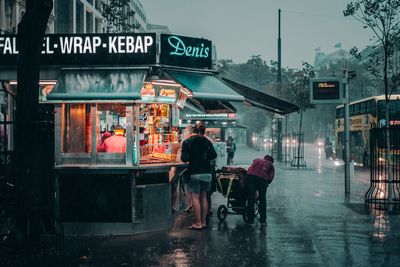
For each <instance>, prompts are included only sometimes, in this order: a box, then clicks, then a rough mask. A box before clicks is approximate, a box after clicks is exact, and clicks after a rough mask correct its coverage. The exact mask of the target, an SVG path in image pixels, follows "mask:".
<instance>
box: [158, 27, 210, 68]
mask: <svg viewBox="0 0 400 267" xmlns="http://www.w3.org/2000/svg"><path fill="white" fill-rule="evenodd" d="M211 49H212V47H211V41H209V40H206V39H201V38H190V37H184V36H178V35H170V34H161V54H160V63H161V64H165V65H173V66H182V67H191V68H211Z"/></svg>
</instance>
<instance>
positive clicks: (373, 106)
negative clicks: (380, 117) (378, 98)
mask: <svg viewBox="0 0 400 267" xmlns="http://www.w3.org/2000/svg"><path fill="white" fill-rule="evenodd" d="M368 104H369V105H368V114H371V115H372V116H374V117H376V115H377V114H376V102H375V100H373V99H372V100H370V101H368Z"/></svg>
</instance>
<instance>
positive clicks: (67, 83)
mask: <svg viewBox="0 0 400 267" xmlns="http://www.w3.org/2000/svg"><path fill="white" fill-rule="evenodd" d="M146 74H147V69H122V70H115V69H112V70H108V69H105V70H98V69H96V70H63V71H62V72H61V74H60V77H59V78H58V81H57V84H56V85H55V87H54V89H53V90H52V91H51V92H50V93H49V94H48V95H47V102H53V101H55V102H56V101H80V100H82V101H83V100H85V101H87V100H136V99H140V90H141V88H142V86H143V82H144V79H145V77H146Z"/></svg>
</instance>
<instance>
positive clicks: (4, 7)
mask: <svg viewBox="0 0 400 267" xmlns="http://www.w3.org/2000/svg"><path fill="white" fill-rule="evenodd" d="M25 10H26V8H25V0H0V34H15V33H17V28H18V23H19V22H20V21H21V19H22V16H23V15H24V14H25ZM54 24H55V16H54V9H53V11H52V12H51V14H50V18H49V22H48V24H47V29H46V33H54Z"/></svg>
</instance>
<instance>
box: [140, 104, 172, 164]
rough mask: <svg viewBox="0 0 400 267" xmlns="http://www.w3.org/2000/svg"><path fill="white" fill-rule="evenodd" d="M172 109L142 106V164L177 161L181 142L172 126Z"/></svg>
mask: <svg viewBox="0 0 400 267" xmlns="http://www.w3.org/2000/svg"><path fill="white" fill-rule="evenodd" d="M172 109H173V107H171V106H170V105H168V104H141V105H140V108H139V129H140V130H139V131H140V133H139V145H140V164H148V163H164V162H174V161H175V158H176V153H177V150H178V149H179V141H178V129H177V128H175V127H173V126H172V112H171V110H172Z"/></svg>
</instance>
